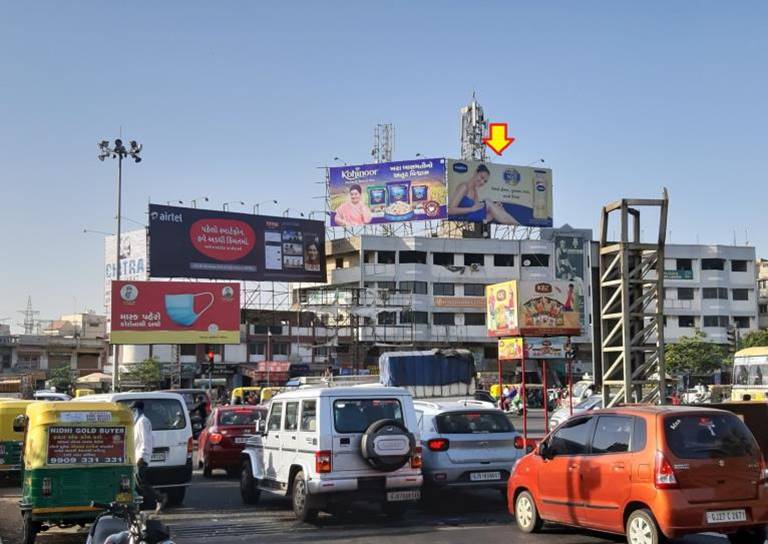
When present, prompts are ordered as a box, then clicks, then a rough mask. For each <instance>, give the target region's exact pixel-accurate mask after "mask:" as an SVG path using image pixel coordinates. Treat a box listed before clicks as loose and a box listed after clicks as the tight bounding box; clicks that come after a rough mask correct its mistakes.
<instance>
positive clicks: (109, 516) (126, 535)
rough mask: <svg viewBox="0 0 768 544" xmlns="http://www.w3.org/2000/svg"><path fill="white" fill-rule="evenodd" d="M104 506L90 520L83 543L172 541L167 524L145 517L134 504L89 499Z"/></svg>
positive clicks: (168, 543) (170, 543) (167, 543)
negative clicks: (86, 537)
mask: <svg viewBox="0 0 768 544" xmlns="http://www.w3.org/2000/svg"><path fill="white" fill-rule="evenodd" d="M91 507H92V508H101V509H103V510H104V512H102V513H101V514H100V515H99V517H98V518H96V521H94V522H93V525H92V526H91V529H90V531H88V539H87V540H86V544H173V541H172V540H171V533H170V531H169V530H168V527H167V526H166V525H165V524H164V523H162V522H161V521H160V520H157V519H149V518H148V517H147V515H146V514H144V513H142V512H141V511H140V510H139V507H138V505H136V504H120V503H117V502H111V503H109V504H99V503H96V502H91Z"/></svg>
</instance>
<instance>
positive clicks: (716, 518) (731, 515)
mask: <svg viewBox="0 0 768 544" xmlns="http://www.w3.org/2000/svg"><path fill="white" fill-rule="evenodd" d="M738 521H747V511H746V510H715V511H714V512H707V523H732V522H738Z"/></svg>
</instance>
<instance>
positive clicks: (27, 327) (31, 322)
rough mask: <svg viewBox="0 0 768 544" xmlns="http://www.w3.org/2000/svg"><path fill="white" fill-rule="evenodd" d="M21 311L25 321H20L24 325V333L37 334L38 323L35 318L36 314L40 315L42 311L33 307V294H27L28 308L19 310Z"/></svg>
mask: <svg viewBox="0 0 768 544" xmlns="http://www.w3.org/2000/svg"><path fill="white" fill-rule="evenodd" d="M19 313H20V314H22V315H23V316H24V322H23V323H19V325H21V326H22V327H24V334H35V327H36V325H37V323H38V322H37V320H36V319H35V316H36V315H38V314H39V313H40V312H39V311H37V310H33V309H32V297H31V296H27V309H26V310H19Z"/></svg>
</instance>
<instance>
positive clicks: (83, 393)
mask: <svg viewBox="0 0 768 544" xmlns="http://www.w3.org/2000/svg"><path fill="white" fill-rule="evenodd" d="M95 394H96V391H94V390H93V389H87V388H85V387H81V388H78V389H75V398H76V399H77V398H80V397H87V396H88V395H95Z"/></svg>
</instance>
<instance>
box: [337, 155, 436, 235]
mask: <svg viewBox="0 0 768 544" xmlns="http://www.w3.org/2000/svg"><path fill="white" fill-rule="evenodd" d="M445 162H446V159H441V158H437V159H418V160H412V161H397V162H384V163H378V164H362V165H352V166H342V167H334V168H329V172H328V194H329V197H330V207H331V226H332V227H350V226H358V225H368V224H378V223H397V222H401V221H427V220H431V219H444V218H445V217H446V203H447V201H446V187H445Z"/></svg>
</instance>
